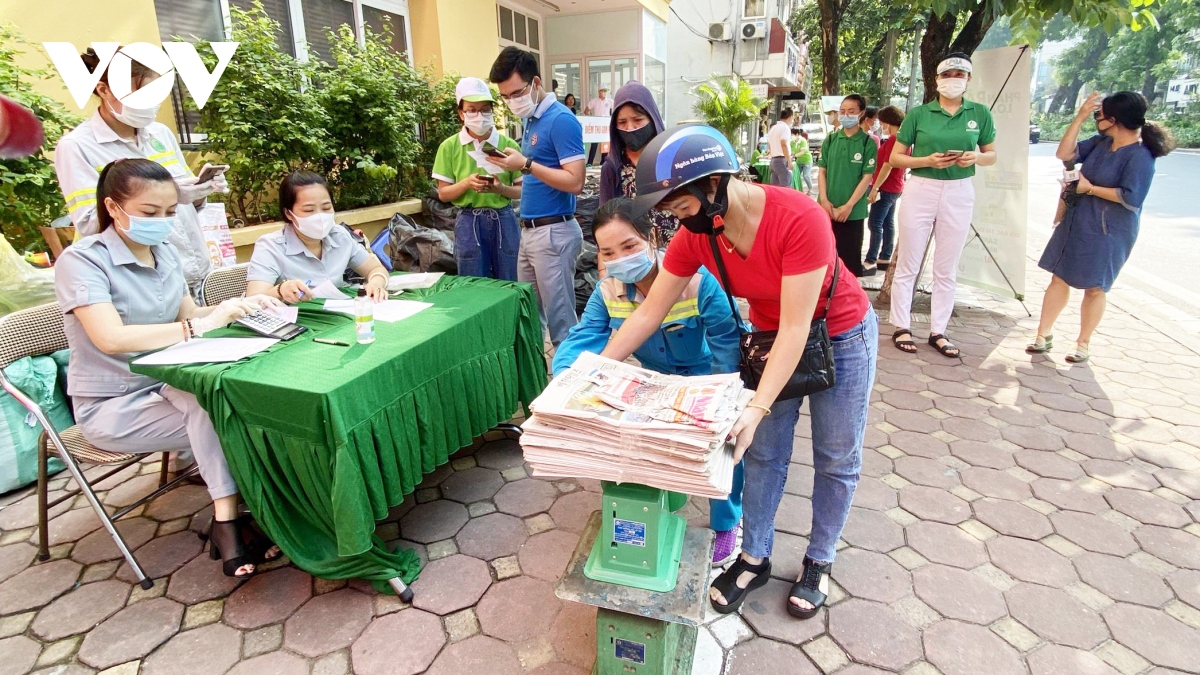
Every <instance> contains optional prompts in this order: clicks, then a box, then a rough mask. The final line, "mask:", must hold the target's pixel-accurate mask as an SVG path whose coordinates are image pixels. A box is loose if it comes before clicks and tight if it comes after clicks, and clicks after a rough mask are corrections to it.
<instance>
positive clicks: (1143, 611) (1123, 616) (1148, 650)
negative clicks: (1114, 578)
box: [1104, 604, 1200, 671]
mask: <svg viewBox="0 0 1200 675" xmlns="http://www.w3.org/2000/svg"><path fill="white" fill-rule="evenodd" d="M1104 621H1105V623H1107V624H1108V627H1109V629H1111V630H1112V634H1113V638H1115V639H1116V640H1117V642H1120V643H1121V644H1122V645H1124V646H1126V647H1128V648H1130V649H1132V650H1133V651H1135V652H1137V653H1138V654H1140V655H1141V656H1142V657H1143V658H1145V659H1146V660H1147V661H1149V662H1151V663H1153V664H1155V665H1159V666H1164V667H1166V668H1177V669H1180V670H1193V671H1194V670H1195V668H1196V664H1197V663H1200V631H1197V630H1196V629H1194V628H1190V627H1188V626H1187V625H1185V624H1183V623H1181V622H1179V621H1176V620H1175V619H1174V618H1172V617H1170V616H1168V615H1167V614H1166V613H1165V612H1159V611H1155V610H1153V609H1148V608H1146V607H1137V606H1134V605H1124V604H1117V605H1113V606H1112V607H1109V608H1108V609H1106V610H1105V611H1104Z"/></svg>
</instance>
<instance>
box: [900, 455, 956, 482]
mask: <svg viewBox="0 0 1200 675" xmlns="http://www.w3.org/2000/svg"><path fill="white" fill-rule="evenodd" d="M895 464H896V473H897V474H899V475H900V476H903V477H904V478H906V479H908V480H909V481H910V482H912V483H916V484H917V485H926V486H929V487H935V488H942V489H950V488H952V487H954V486H955V485H958V483H959V478H958V472H957V471H955V470H954V469H951V468H950V467H948V466H946V465H945V464H942V463H940V462H935V461H934V460H932V459H927V458H925V457H900V458H899V459H897V460H896V462H895Z"/></svg>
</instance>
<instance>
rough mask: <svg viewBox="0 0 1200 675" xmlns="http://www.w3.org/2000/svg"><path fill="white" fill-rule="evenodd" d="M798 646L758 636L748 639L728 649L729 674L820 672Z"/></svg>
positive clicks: (811, 674) (805, 674) (815, 674)
mask: <svg viewBox="0 0 1200 675" xmlns="http://www.w3.org/2000/svg"><path fill="white" fill-rule="evenodd" d="M820 672H821V671H819V670H817V669H816V667H814V666H813V665H812V663H810V662H809V660H808V659H807V658H805V656H804V652H802V651H800V648H799V647H793V646H792V645H785V644H783V643H782V642H775V641H774V640H767V639H765V638H757V639H754V640H747V641H746V642H743V643H742V644H740V645H738V646H736V647H734V648H733V649H731V650H730V651H729V670H728V675H762V674H763V673H780V674H781V675H782V673H788V675H819V674H820Z"/></svg>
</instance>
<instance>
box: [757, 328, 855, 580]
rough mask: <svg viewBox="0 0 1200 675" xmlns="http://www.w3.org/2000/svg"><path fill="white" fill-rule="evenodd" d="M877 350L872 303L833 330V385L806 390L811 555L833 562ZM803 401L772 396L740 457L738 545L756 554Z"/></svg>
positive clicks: (761, 551)
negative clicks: (858, 318) (856, 320)
mask: <svg viewBox="0 0 1200 675" xmlns="http://www.w3.org/2000/svg"><path fill="white" fill-rule="evenodd" d="M878 350H879V321H878V318H877V317H876V316H875V310H873V309H872V310H868V311H867V316H866V317H865V318H864V319H863V321H862V323H860V324H858V325H857V326H855V327H854V328H851V329H850V330H847V331H845V332H843V333H841V334H839V335H836V336H834V337H833V358H834V363H835V366H836V368H837V384H836V385H834V387H833V388H832V389H826V390H825V391H822V392H819V393H816V394H813V395H812V396H810V397H809V413H810V415H811V419H812V446H813V468H814V470H815V471H816V475H815V477H814V479H813V496H812V511H813V519H812V534H811V535H810V536H809V543H808V557H810V558H812V559H813V560H815V561H816V562H818V563H829V562H833V559H834V557H835V556H836V549H837V541H838V538H839V537H841V535H842V527H843V526H845V524H846V517H847V516H848V515H849V514H850V503H851V502H852V501H853V499H854V488H855V487H857V486H858V476H859V472H860V470H861V469H862V444H863V436H864V435H865V434H866V431H867V411H868V410H869V409H870V406H871V387H872V385H873V384H874V383H875V359H876V356H877V352H878ZM802 401H803V399H798V398H797V399H790V400H787V401H777V402H776V403H775V405H773V406H771V414H770V415H767V416H766V417H764V418H763V419H762V422H760V423H759V425H758V430H757V431H756V432H755V434H754V442H753V443H751V444H750V448H749V449H748V450H747V451H746V456H745V459H744V460H743V461H744V462H745V464H746V494H745V496H744V501H743V504H744V508H745V515H744V518H743V522H742V526H743V528H744V530H745V534H744V535H743V539H742V550H743V551H744V552H745V553H746V554H748V555H751V556H754V557H756V558H765V557H768V556H770V555H771V547H772V545H773V544H774V541H775V512H776V511H777V510H778V509H779V500H780V499H781V498H782V497H783V485H784V483H785V482H786V481H787V472H788V463H789V462H790V461H791V459H792V441H793V434H794V432H795V427H796V423H797V422H798V421H799V417H800V404H801V402H802Z"/></svg>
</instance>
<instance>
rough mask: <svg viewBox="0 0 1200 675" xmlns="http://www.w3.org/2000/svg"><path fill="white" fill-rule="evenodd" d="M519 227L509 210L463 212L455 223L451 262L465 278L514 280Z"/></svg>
mask: <svg viewBox="0 0 1200 675" xmlns="http://www.w3.org/2000/svg"><path fill="white" fill-rule="evenodd" d="M520 246H521V227H520V226H519V225H518V224H517V216H516V214H515V213H513V210H512V207H511V206H505V207H504V208H502V209H472V208H466V209H463V210H461V211H459V212H458V220H457V221H455V223H454V260H455V262H457V263H458V274H459V275H460V276H464V277H489V278H491V279H503V280H505V281H516V280H517V251H518V250H520Z"/></svg>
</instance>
